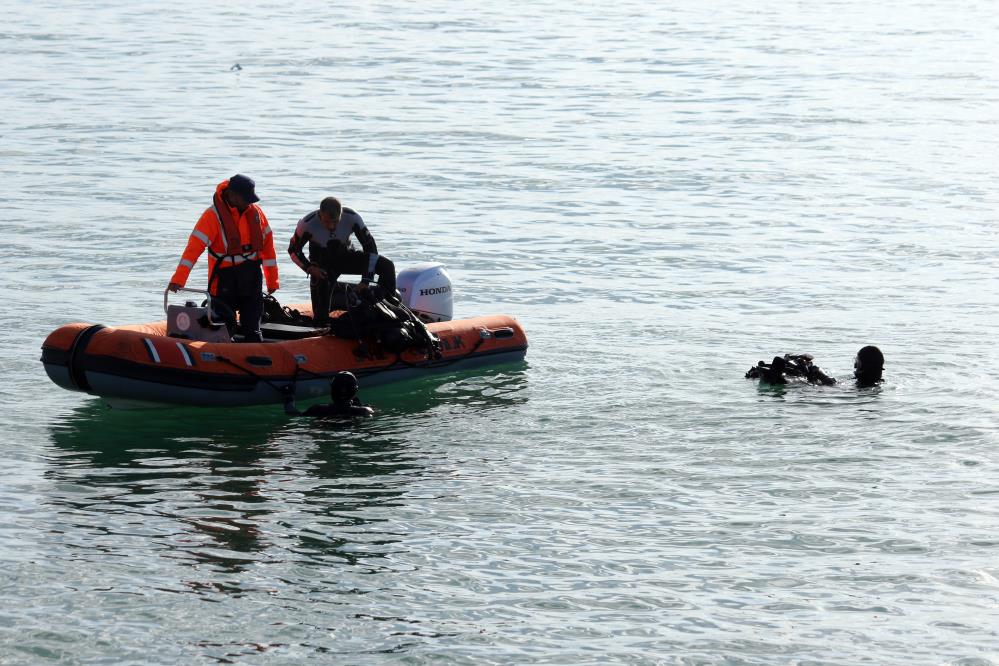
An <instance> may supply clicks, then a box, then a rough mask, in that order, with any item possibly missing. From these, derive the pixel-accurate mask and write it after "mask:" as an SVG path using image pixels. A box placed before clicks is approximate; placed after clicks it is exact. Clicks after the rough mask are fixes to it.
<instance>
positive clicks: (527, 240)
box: [0, 1, 999, 666]
mask: <svg viewBox="0 0 999 666" xmlns="http://www.w3.org/2000/svg"><path fill="white" fill-rule="evenodd" d="M212 11H213V12H214V14H213V17H214V18H213V20H206V17H205V14H204V10H203V8H201V7H200V6H199V5H195V4H193V3H180V4H174V5H171V6H170V7H163V6H161V7H158V8H157V9H156V11H152V10H151V9H149V8H146V7H143V6H140V5H135V6H132V5H126V4H114V3H97V4H96V5H95V4H82V3H58V4H56V3H48V4H46V3H42V4H38V3H32V4H28V3H21V2H17V3H15V5H14V12H13V13H12V14H11V16H10V17H9V18H8V23H7V25H6V26H5V27H4V28H0V54H2V56H3V62H4V64H5V65H6V67H5V74H4V76H3V77H2V80H0V88H2V91H3V99H4V106H3V109H4V113H3V114H0V136H2V141H0V174H2V175H3V181H4V187H3V188H0V201H2V202H3V204H4V215H3V219H2V220H0V230H2V232H3V237H4V245H3V248H4V249H3V259H4V263H5V264H6V266H7V274H8V276H9V278H8V280H7V281H6V283H5V284H6V286H7V292H6V296H7V297H6V299H5V307H4V308H3V311H2V315H0V324H2V326H3V331H4V334H3V335H2V336H0V368H2V369H3V371H4V377H5V379H6V381H5V382H4V384H3V386H2V387H0V396H2V399H3V403H4V406H5V408H4V410H3V411H2V413H0V436H2V437H3V439H4V442H5V446H4V447H3V448H2V449H0V510H2V511H3V514H4V520H3V521H0V564H2V566H0V590H2V597H0V599H2V601H3V603H2V604H0V664H36V663H57V662H58V663H80V664H83V663H86V664H98V663H107V664H122V663H143V664H146V663H163V664H178V663H184V664H187V663H241V664H252V663H261V664H264V663H265V664H298V663H303V662H312V663H344V664H367V663H468V664H473V663H474V664H483V663H495V664H510V663H559V664H583V663H635V664H775V663H794V664H812V663H815V664H857V663H876V664H941V663H946V664H955V665H956V664H960V665H961V666H972V665H974V666H978V665H980V664H994V663H999V637H997V635H996V629H995V627H996V626H997V625H999V612H997V610H996V609H997V607H999V567H997V565H996V555H997V552H999V550H997V548H999V538H997V537H996V536H995V531H996V530H995V527H996V524H997V520H999V504H997V498H999V477H997V475H996V466H997V462H999V456H997V453H996V445H997V443H999V430H997V420H996V416H995V405H996V396H997V389H999V382H997V380H996V378H995V373H994V368H995V367H996V366H997V361H999V358H997V353H996V351H995V345H994V331H995V328H996V323H997V318H996V316H995V314H994V312H995V310H996V308H997V306H999V299H997V297H996V294H997V293H999V273H997V270H996V266H997V259H999V252H997V250H996V240H997V232H996V229H997V218H996V212H995V211H996V210H997V203H999V200H997V197H996V194H995V183H996V182H999V163H997V160H996V158H995V155H997V154H999V135H997V134H996V131H995V130H996V109H997V108H999V74H997V73H999V66H997V65H999V55H997V51H996V47H995V44H994V42H995V40H994V35H995V34H996V29H997V28H999V25H997V21H999V19H997V15H996V13H995V11H994V7H993V6H992V5H991V4H990V3H982V2H958V3H922V4H917V5H912V4H911V3H901V2H890V3H888V4H882V5H879V6H877V7H874V6H869V5H866V4H862V3H858V2H852V1H847V2H840V3H832V4H830V3H826V4H823V5H817V4H812V3H797V4H791V5H782V6H781V7H776V6H774V7H769V6H763V5H759V4H757V3H751V2H735V3H717V4H710V3H709V4H704V3H700V4H696V3H686V2H684V3H679V4H675V6H671V7H656V6H649V5H647V4H638V3H624V4H617V5H614V6H613V7H611V6H600V5H594V6H583V5H573V4H568V3H564V2H558V1H552V2H542V3H535V4H532V5H531V6H529V7H527V6H524V7H514V6H510V5H505V4H488V3H487V4H485V5H482V4H462V3H457V4H454V3H422V4H418V5H413V6H409V5H405V6H404V5H392V4H374V5H369V4H355V5H349V6H340V7H336V8H331V7H329V6H326V5H323V4H321V3H305V4H302V5H296V6H295V7H294V8H290V7H288V6H281V5H274V4H258V5H251V6H245V5H240V6H238V7H237V6H235V5H222V6H219V7H216V8H213V10H212ZM220 26H224V29H223V28H220ZM237 62H238V63H240V65H241V69H239V70H232V69H231V67H232V66H233V65H234V64H235V63H237ZM237 171H239V172H244V173H247V174H250V175H251V176H252V177H254V178H255V179H256V180H257V183H258V192H259V194H260V195H261V198H262V201H261V204H262V206H263V207H264V210H265V211H266V212H267V215H268V217H269V218H270V221H271V225H272V227H273V228H274V229H275V236H276V238H277V245H278V247H279V265H280V270H281V275H282V289H281V290H280V291H279V292H278V294H277V295H278V296H279V297H280V298H281V299H282V301H284V302H287V303H293V302H303V301H306V300H307V299H308V291H307V284H306V279H305V277H304V276H303V275H302V274H301V273H300V272H298V271H297V269H296V268H295V267H294V266H293V265H292V263H291V261H290V260H289V259H288V258H287V255H286V254H284V252H283V247H284V245H285V243H286V242H287V238H288V237H290V235H291V233H292V231H293V229H294V223H295V222H296V221H297V220H298V219H299V218H300V217H301V216H302V215H303V214H304V213H306V212H308V211H309V210H311V209H313V208H314V207H315V206H316V204H317V202H318V201H319V199H321V198H322V197H323V196H326V195H329V194H335V195H338V196H340V197H341V198H342V199H343V200H344V201H345V203H346V204H347V205H349V206H351V207H353V208H355V209H357V210H358V211H359V212H360V213H361V214H362V215H363V216H364V218H365V221H366V222H367V224H368V226H369V227H370V228H371V230H372V232H373V234H374V235H375V237H376V239H377V240H378V245H379V249H380V250H381V251H382V252H383V253H384V254H386V255H387V256H390V257H391V258H392V259H393V260H394V261H395V262H396V264H397V265H398V266H400V267H405V266H407V265H411V264H414V263H417V262H419V261H425V260H435V261H441V262H443V263H445V264H446V265H447V267H448V270H449V272H450V274H451V276H452V278H453V280H454V285H455V291H456V314H457V315H458V316H473V315H478V314H490V313H505V314H510V315H513V316H515V317H517V319H518V320H519V321H520V322H521V323H522V324H523V326H524V328H525V329H526V331H527V333H528V337H529V341H530V349H529V351H528V356H527V361H526V362H525V363H522V364H516V365H509V366H502V367H498V368H493V369H491V370H489V371H487V372H482V373H463V374H455V375H448V376H443V377H437V378H426V379H422V380H418V381H413V382H407V383H405V384H400V385H397V386H392V387H382V388H378V389H369V390H366V391H364V392H363V393H362V397H363V398H364V399H365V401H366V402H369V403H372V404H374V405H375V406H376V407H377V408H378V409H379V414H378V416H377V418H375V419H372V420H369V421H364V422H359V423H350V424H343V423H316V422H311V421H307V420H300V419H289V418H287V417H285V416H284V415H283V414H282V413H281V412H280V410H279V409H278V408H277V407H273V408H259V409H239V410H230V411H226V410H208V409H205V410H198V409H171V410H154V411H132V412H117V411H109V410H107V409H106V408H104V406H103V405H102V404H101V403H100V402H99V401H97V400H96V399H94V398H90V397H87V396H84V395H81V394H74V393H69V392H65V391H61V390H59V389H58V388H56V387H55V386H54V385H53V384H51V383H50V382H49V381H48V379H47V377H46V376H45V374H44V371H43V370H42V367H41V364H40V363H39V362H38V357H39V355H40V344H41V341H42V340H43V339H44V337H45V335H47V334H48V332H49V331H51V330H52V329H54V328H56V327H57V326H59V325H62V324H64V323H67V322H70V321H90V322H94V323H103V324H108V325H114V324H119V323H130V322H142V321H150V320H154V319H157V318H160V317H161V313H160V305H161V293H162V289H163V287H164V286H165V285H166V282H167V280H168V279H169V276H170V274H171V273H172V271H173V268H174V267H175V266H176V262H177V259H178V257H179V254H180V251H181V249H182V246H183V244H184V243H185V242H186V238H187V236H188V234H189V233H190V229H191V228H192V226H193V224H194V222H195V220H196V218H197V216H198V215H199V214H200V212H201V211H202V210H203V209H204V207H205V206H206V205H207V202H208V197H210V195H211V193H212V191H213V189H214V185H215V183H217V182H218V181H219V180H221V179H222V178H225V177H227V176H229V175H232V173H235V172H237ZM203 276H204V268H203V266H201V265H199V266H198V267H197V268H196V269H195V271H194V273H193V277H192V283H194V282H196V281H197V280H198V279H203ZM865 344H877V345H878V346H880V347H881V348H882V349H883V350H884V352H885V354H886V357H887V364H886V376H887V381H886V382H885V383H884V384H883V385H882V386H880V387H878V388H875V389H864V390H858V389H857V388H856V387H854V386H852V385H851V384H850V383H849V382H848V381H845V382H842V383H841V384H839V385H837V386H834V387H829V388H822V387H809V386H787V387H765V386H763V387H761V386H759V385H758V384H756V383H755V382H752V381H749V380H745V379H744V378H743V373H744V372H745V371H746V370H747V369H748V368H749V367H750V366H751V365H753V364H754V363H755V362H756V361H757V360H760V359H769V358H771V357H772V356H774V355H776V354H783V353H785V352H809V353H812V354H814V355H815V357H816V360H817V362H818V363H819V364H820V365H821V366H822V367H823V368H824V369H825V370H826V371H827V372H829V374H831V375H833V376H837V377H839V378H841V379H848V378H849V376H850V373H851V371H852V359H853V355H854V353H855V352H856V351H857V349H859V348H860V347H861V346H863V345H865Z"/></svg>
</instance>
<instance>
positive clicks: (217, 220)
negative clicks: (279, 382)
mask: <svg viewBox="0 0 999 666" xmlns="http://www.w3.org/2000/svg"><path fill="white" fill-rule="evenodd" d="M258 201H260V197H258V196H257V194H256V191H255V184H254V182H253V180H251V179H250V178H247V177H246V176H244V175H242V174H236V175H235V176H233V177H232V178H230V179H229V180H224V181H222V182H221V183H219V184H218V187H216V188H215V196H214V198H213V200H212V205H211V206H209V207H208V208H207V209H206V210H205V212H204V213H202V215H201V218H200V219H199V220H198V223H197V224H196V225H194V231H192V232H191V237H190V239H189V240H188V241H187V247H186V248H185V249H184V254H183V255H182V256H181V258H180V263H179V264H178V265H177V270H176V271H174V274H173V277H172V278H170V284H169V286H168V287H167V288H168V289H170V291H177V290H178V289H180V288H181V287H183V286H184V285H185V284H187V278H188V276H189V275H190V274H191V269H192V268H194V264H195V263H196V262H197V261H198V258H199V257H200V256H201V253H202V252H204V251H205V250H206V249H207V250H208V291H209V292H211V294H212V296H213V300H217V301H221V302H222V303H224V304H225V305H226V306H228V308H220V309H222V310H226V309H228V311H227V312H226V311H223V312H220V313H219V315H220V316H222V318H223V319H225V322H226V326H227V327H228V328H229V333H230V334H234V333H235V331H236V312H239V327H240V330H241V332H242V334H243V339H244V340H245V341H247V342H260V341H261V340H262V336H261V334H260V317H261V315H262V314H263V307H264V300H263V294H262V293H261V292H262V287H263V279H262V278H264V277H266V278H267V292H268V293H272V292H275V291H277V290H278V287H279V286H280V283H279V282H278V267H277V255H276V254H275V253H274V234H272V233H271V227H270V225H269V224H268V223H267V217H265V216H264V211H262V210H261V209H260V206H258V205H257V203H256V202H258ZM261 269H263V274H262V275H261Z"/></svg>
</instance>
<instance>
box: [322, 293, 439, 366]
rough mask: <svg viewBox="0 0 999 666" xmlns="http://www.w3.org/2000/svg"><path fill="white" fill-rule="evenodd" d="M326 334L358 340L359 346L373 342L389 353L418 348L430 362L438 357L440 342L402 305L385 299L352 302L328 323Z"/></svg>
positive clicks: (358, 299)
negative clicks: (366, 342)
mask: <svg viewBox="0 0 999 666" xmlns="http://www.w3.org/2000/svg"><path fill="white" fill-rule="evenodd" d="M330 335H334V336H336V337H338V338H347V339H350V340H358V341H360V342H361V343H362V346H363V343H364V342H365V341H366V340H374V341H376V342H377V343H378V344H379V345H380V346H381V347H382V348H383V349H384V350H385V351H388V352H390V353H393V354H401V353H402V352H404V351H407V350H410V349H414V350H415V349H420V350H423V351H425V352H426V354H427V357H428V358H430V359H438V358H440V357H441V344H440V340H439V339H438V338H437V336H436V335H434V334H433V333H431V332H430V331H429V330H428V329H427V327H426V325H425V324H424V323H423V322H422V321H421V320H420V318H419V317H417V316H416V315H415V314H413V311H412V310H410V309H409V308H407V307H406V306H405V305H402V304H401V303H398V302H395V303H393V302H390V301H388V300H385V299H381V300H374V299H373V298H371V297H367V298H366V297H364V296H361V297H359V298H355V299H353V302H352V303H351V304H350V305H349V306H348V308H347V310H346V311H345V312H343V313H342V314H341V315H340V316H339V317H336V318H334V319H333V320H332V321H331V322H330Z"/></svg>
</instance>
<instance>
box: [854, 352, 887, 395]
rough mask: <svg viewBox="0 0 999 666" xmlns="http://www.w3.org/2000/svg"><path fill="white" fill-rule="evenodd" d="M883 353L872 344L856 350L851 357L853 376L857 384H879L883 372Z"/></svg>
mask: <svg viewBox="0 0 999 666" xmlns="http://www.w3.org/2000/svg"><path fill="white" fill-rule="evenodd" d="M884 367H885V355H884V354H882V353H881V350H880V349H878V348H877V347H875V346H874V345H868V346H866V347H864V348H862V349H861V350H860V351H859V352H857V356H856V357H855V358H854V359H853V376H854V378H855V379H856V380H857V386H874V385H875V384H880V383H881V382H882V381H884V379H882V377H881V374H882V373H883V372H884Z"/></svg>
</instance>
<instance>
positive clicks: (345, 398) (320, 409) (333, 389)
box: [284, 372, 375, 418]
mask: <svg viewBox="0 0 999 666" xmlns="http://www.w3.org/2000/svg"><path fill="white" fill-rule="evenodd" d="M284 394H285V396H284V411H285V413H286V414H288V415H289V416H326V417H334V418H345V417H346V418H350V417H354V416H361V417H364V416H372V415H374V413H375V410H373V409H371V407H368V406H367V405H362V404H361V400H360V398H358V397H357V377H355V376H354V374H353V373H351V372H338V373H336V374H335V375H333V379H331V380H330V400H331V402H330V404H328V405H312V406H311V407H309V408H308V409H307V410H305V411H304V412H303V411H300V410H299V409H298V407H296V406H295V389H294V387H293V386H290V385H289V386H287V387H285V388H284Z"/></svg>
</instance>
